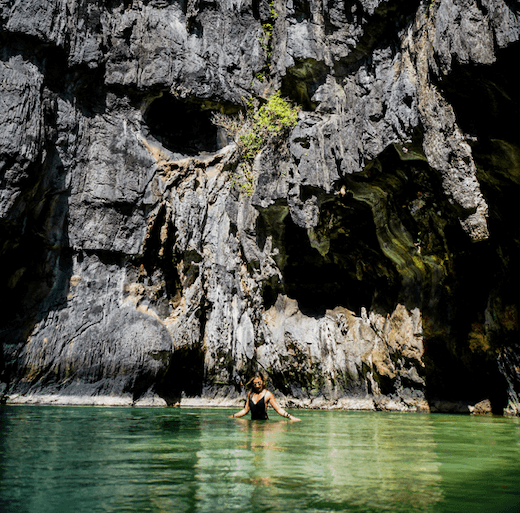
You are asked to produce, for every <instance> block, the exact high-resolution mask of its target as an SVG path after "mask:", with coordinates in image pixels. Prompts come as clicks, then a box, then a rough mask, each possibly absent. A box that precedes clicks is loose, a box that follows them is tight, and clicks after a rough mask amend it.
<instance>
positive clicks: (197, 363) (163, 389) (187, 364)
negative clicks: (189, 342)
mask: <svg viewBox="0 0 520 513" xmlns="http://www.w3.org/2000/svg"><path fill="white" fill-rule="evenodd" d="M203 382H204V351H203V350H202V348H200V347H185V348H179V349H176V350H175V352H174V353H173V354H172V355H171V356H170V364H169V366H168V370H167V371H166V374H165V375H164V376H163V378H162V379H161V380H159V381H158V382H157V383H156V384H155V387H154V388H155V392H156V393H157V394H158V395H159V396H160V397H162V398H163V399H164V400H165V401H166V404H167V405H168V406H174V405H176V404H178V403H179V402H180V400H181V398H182V396H183V395H185V396H187V397H198V396H200V395H202V387H203Z"/></svg>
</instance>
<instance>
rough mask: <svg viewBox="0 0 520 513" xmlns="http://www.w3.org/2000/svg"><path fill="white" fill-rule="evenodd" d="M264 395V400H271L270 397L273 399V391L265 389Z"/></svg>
mask: <svg viewBox="0 0 520 513" xmlns="http://www.w3.org/2000/svg"><path fill="white" fill-rule="evenodd" d="M264 397H265V400H266V401H271V400H272V399H274V395H273V393H272V392H270V391H269V390H266V392H265V396H264Z"/></svg>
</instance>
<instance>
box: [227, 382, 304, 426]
mask: <svg viewBox="0 0 520 513" xmlns="http://www.w3.org/2000/svg"><path fill="white" fill-rule="evenodd" d="M269 404H270V405H271V406H272V407H273V408H274V409H275V411H276V413H278V415H281V416H282V417H285V418H287V419H289V420H300V419H299V418H297V417H293V416H292V415H291V414H290V413H288V412H286V411H285V410H284V409H283V408H282V407H280V405H279V404H278V403H277V402H276V399H275V398H274V395H273V394H272V393H271V392H269V390H267V389H266V388H265V380H264V377H263V376H262V374H261V373H260V372H255V376H254V378H253V389H252V390H250V391H249V392H248V394H247V399H246V405H245V406H244V408H243V409H242V410H240V411H239V412H238V413H234V414H233V415H232V416H233V418H236V417H243V416H244V415H247V413H248V412H249V411H251V420H267V419H268V418H269V417H268V416H267V406H268V405H269Z"/></svg>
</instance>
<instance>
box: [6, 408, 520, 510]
mask: <svg viewBox="0 0 520 513" xmlns="http://www.w3.org/2000/svg"><path fill="white" fill-rule="evenodd" d="M230 413H231V410H221V409H193V410H191V409H144V408H143V409H138V408H90V407H89V408H87V407H76V408H68V407H48V406H47V407H44V406H42V407H29V406H2V407H0V512H2V513H11V512H13V513H14V512H15V513H25V512H31V513H61V512H67V513H69V512H70V513H81V512H89V513H93V512H132V513H137V512H212V513H213V512H220V511H222V512H230V511H243V512H264V511H265V512H288V511H290V512H322V511H323V512H325V511H345V512H349V511H352V512H385V511H389V512H395V511H399V512H410V511H413V512H449V513H452V512H459V511H460V512H471V513H474V512H493V513H497V512H509V513H517V512H519V511H520V420H519V419H508V418H501V417H469V416H454V415H426V414H392V413H368V412H363V413H358V412H323V411H303V412H298V416H300V417H301V418H302V422H298V423H290V422H287V421H284V420H274V419H272V420H270V421H267V422H262V421H255V422H252V421H250V420H245V419H244V420H242V419H240V420H235V419H229V418H227V417H226V416H227V415H229V414H230ZM271 416H272V417H275V416H276V414H272V415H271Z"/></svg>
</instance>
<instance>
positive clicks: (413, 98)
mask: <svg viewBox="0 0 520 513" xmlns="http://www.w3.org/2000/svg"><path fill="white" fill-rule="evenodd" d="M462 13H464V14H462ZM468 13H470V15H469V14H468ZM0 14H1V15H0V30H1V35H0V37H1V38H2V43H3V44H2V50H1V51H0V60H1V63H0V78H1V81H0V84H1V87H0V98H1V100H2V102H0V111H1V118H0V119H1V120H2V122H1V125H0V173H1V175H0V177H1V181H0V237H1V238H0V241H1V245H0V262H1V265H2V269H3V273H2V275H3V278H2V281H1V284H0V287H1V292H2V296H3V297H4V298H6V301H5V302H4V306H3V308H2V311H1V318H0V341H1V348H2V351H1V353H0V355H1V360H0V365H1V379H2V382H3V383H4V385H2V390H3V394H5V395H8V396H10V398H11V400H12V401H15V402H24V401H25V402H27V401H40V402H61V403H69V404H76V403H78V404H79V403H82V404H85V403H89V404H108V403H114V404H115V403H118V404H149V405H164V404H167V405H179V404H180V405H182V404H208V403H213V404H220V405H230V404H236V403H238V402H239V401H241V400H242V399H243V397H244V387H245V383H246V382H247V381H248V379H249V376H250V375H251V373H252V372H253V371H254V370H257V369H261V370H264V371H265V372H266V373H267V375H268V377H269V383H270V386H271V387H273V388H274V389H276V391H277V394H278V395H279V396H280V397H281V400H282V401H283V402H285V404H287V405H289V406H304V407H319V408H351V409H383V410H400V411H424V410H428V409H432V410H435V409H437V410H438V409H440V408H441V409H442V407H441V406H440V405H442V404H444V405H447V404H453V405H460V404H463V405H466V406H464V408H465V409H464V408H463V409H464V411H469V406H467V405H476V404H477V403H478V404H480V403H479V402H480V401H483V400H484V399H486V400H488V401H489V405H488V406H489V408H488V407H487V406H486V411H488V410H489V409H491V410H492V411H493V412H499V413H502V412H503V411H504V409H505V411H506V413H509V414H518V411H520V403H519V399H518V397H519V377H518V371H517V369H518V366H517V365H516V364H515V362H516V361H517V360H518V357H519V356H518V355H519V352H518V344H517V342H518V335H519V329H520V327H519V324H518V303H519V301H518V292H517V291H518V284H519V281H520V280H519V271H518V268H517V266H516V265H515V262H516V261H517V260H518V257H519V256H520V255H519V243H520V229H519V227H518V226H517V223H515V222H514V220H515V219H516V213H515V206H516V195H517V193H518V188H519V186H520V168H519V165H518V162H519V161H520V141H519V135H518V131H517V130H513V129H511V127H512V126H513V124H512V123H513V120H516V119H517V118H518V114H519V97H518V93H517V87H516V81H515V79H516V75H515V66H514V63H516V62H517V60H518V52H519V49H520V46H519V43H518V39H519V37H520V22H519V21H518V17H517V13H516V10H515V6H514V5H512V4H510V3H506V2H502V1H501V0H492V1H489V2H486V3H485V4H481V3H478V2H471V1H469V2H467V1H466V2H453V1H451V0H439V1H437V2H430V3H421V4H417V5H411V4H408V3H406V2H402V1H400V0H393V1H389V2H371V1H365V0H363V1H362V2H359V3H357V4H355V5H354V4H349V3H347V2H343V1H341V0H340V1H337V2H328V3H327V2H320V1H317V0H312V1H300V0H298V1H296V0H295V1H288V2H279V1H278V0H275V1H274V2H268V1H267V0H260V1H257V0H254V1H250V0H214V1H210V2H202V1H198V0H188V1H184V0H183V1H175V2H169V1H145V2H137V1H126V0H125V1H117V0H114V1H110V2H108V3H107V2H84V1H82V0H74V1H71V2H68V3H67V5H66V6H65V4H63V5H62V4H61V3H59V2H50V3H48V5H46V6H43V7H42V5H41V2H38V1H36V0H23V1H20V2H16V3H15V4H11V3H4V4H2V5H1V6H0ZM277 90H281V92H282V94H283V95H284V96H286V97H288V98H289V99H290V100H292V101H293V102H295V103H296V104H298V105H299V107H300V112H299V119H298V123H297V125H296V126H295V127H294V129H292V130H291V132H290V134H289V135H288V136H287V137H286V138H284V139H283V140H281V141H278V142H277V144H272V145H267V146H266V147H264V148H263V149H262V151H261V152H260V153H259V154H258V155H257V157H256V159H255V160H254V163H253V165H252V166H251V169H250V170H249V171H248V172H250V173H251V177H252V182H253V184H254V190H253V191H252V193H251V194H248V193H246V192H244V191H241V190H240V183H239V182H240V180H239V176H240V173H241V172H244V168H241V167H240V166H243V164H240V148H238V147H237V145H236V144H235V142H232V141H231V139H232V138H231V137H229V134H226V133H225V132H224V131H223V130H222V129H221V128H219V127H217V126H216V125H215V124H213V123H212V114H213V113H214V112H221V113H224V114H228V115H236V114H237V113H239V112H244V109H245V99H247V98H253V97H254V98H257V99H259V100H261V101H264V100H265V99H266V98H268V97H269V95H270V94H272V93H273V92H274V91H277ZM241 170H242V171H241ZM478 404H477V406H478ZM486 404H487V403H486ZM475 408H476V406H475Z"/></svg>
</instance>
